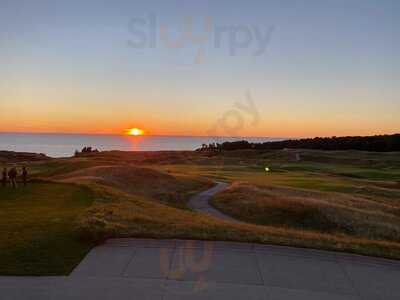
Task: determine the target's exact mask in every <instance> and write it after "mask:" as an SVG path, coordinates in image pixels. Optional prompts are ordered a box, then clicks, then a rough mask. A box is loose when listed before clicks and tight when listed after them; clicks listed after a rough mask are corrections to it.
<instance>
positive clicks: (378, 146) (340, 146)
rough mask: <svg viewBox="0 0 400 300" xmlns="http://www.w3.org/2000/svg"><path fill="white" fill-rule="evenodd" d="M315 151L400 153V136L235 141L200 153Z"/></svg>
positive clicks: (218, 144)
mask: <svg viewBox="0 0 400 300" xmlns="http://www.w3.org/2000/svg"><path fill="white" fill-rule="evenodd" d="M286 148H287V149H314V150H331V151H334V150H360V151H372V152H391V151H400V134H393V135H375V136H345V137H336V136H333V137H316V138H306V139H289V140H283V141H274V142H264V143H250V142H248V141H245V140H243V141H235V142H224V143H222V144H220V143H212V144H208V145H207V144H203V145H202V147H201V148H199V149H197V150H198V151H223V150H225V151H231V150H245V149H255V150H282V149H286Z"/></svg>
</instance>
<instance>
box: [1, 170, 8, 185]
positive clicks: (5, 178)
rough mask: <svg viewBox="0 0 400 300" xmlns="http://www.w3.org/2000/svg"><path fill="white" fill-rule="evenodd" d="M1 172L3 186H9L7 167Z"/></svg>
mask: <svg viewBox="0 0 400 300" xmlns="http://www.w3.org/2000/svg"><path fill="white" fill-rule="evenodd" d="M1 174H2V175H1V186H2V187H5V186H7V168H4V169H3V172H2V173H1Z"/></svg>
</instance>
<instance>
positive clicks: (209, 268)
mask: <svg viewBox="0 0 400 300" xmlns="http://www.w3.org/2000/svg"><path fill="white" fill-rule="evenodd" d="M0 299H2V300H3V299H5V300H9V299H10V300H11V299H13V300H14V299H16V300H17V299H18V300H20V299H30V300H32V299H40V300H42V299H45V300H47V299H57V300H58V299H60V300H62V299H85V300H86V299H110V300H111V299H168V300H170V299H171V300H172V299H218V300H220V299H271V300H278V299H279V300H280V299H307V300H313V299H318V300H320V299H327V300H331V299H332V300H334V299H335V300H339V299H365V300H372V299H385V300H391V299H393V300H394V299H396V300H398V299H400V262H398V261H391V260H385V259H375V258H368V257H362V256H357V255H350V254H340V253H332V252H325V251H317V250H307V249H296V248H289V247H280V246H267V245H255V244H242V243H229V242H202V241H182V240H146V239H114V240H109V241H107V242H106V243H105V244H104V245H102V246H99V247H96V248H94V249H93V250H92V251H91V252H90V253H89V254H88V255H87V257H86V258H85V259H84V260H83V261H82V262H81V264H80V265H79V266H78V267H77V268H76V269H75V270H74V271H73V272H72V274H71V275H70V276H68V277H39V278H35V277H32V278H30V277H22V278H21V277H0Z"/></svg>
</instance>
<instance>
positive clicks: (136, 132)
mask: <svg viewBox="0 0 400 300" xmlns="http://www.w3.org/2000/svg"><path fill="white" fill-rule="evenodd" d="M125 132H126V134H128V135H133V136H139V135H143V134H144V131H143V130H142V129H139V128H129V129H126V130H125Z"/></svg>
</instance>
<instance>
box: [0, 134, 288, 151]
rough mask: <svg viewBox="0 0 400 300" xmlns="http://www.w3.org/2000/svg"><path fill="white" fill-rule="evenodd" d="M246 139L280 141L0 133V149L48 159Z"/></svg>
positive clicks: (233, 139) (173, 148) (258, 139)
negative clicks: (90, 151)
mask: <svg viewBox="0 0 400 300" xmlns="http://www.w3.org/2000/svg"><path fill="white" fill-rule="evenodd" d="M237 140H247V141H249V142H266V141H273V140H282V139H278V138H267V137H266V138H260V137H198V136H141V137H133V136H124V135H89V134H25V133H0V150H9V151H17V152H34V153H44V154H46V155H48V156H51V157H68V156H72V155H73V154H74V152H75V150H81V149H82V148H83V147H85V146H90V147H93V148H97V149H99V150H103V151H104V150H122V151H164V150H195V149H197V148H200V147H201V145H202V144H208V143H222V142H225V141H237Z"/></svg>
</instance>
